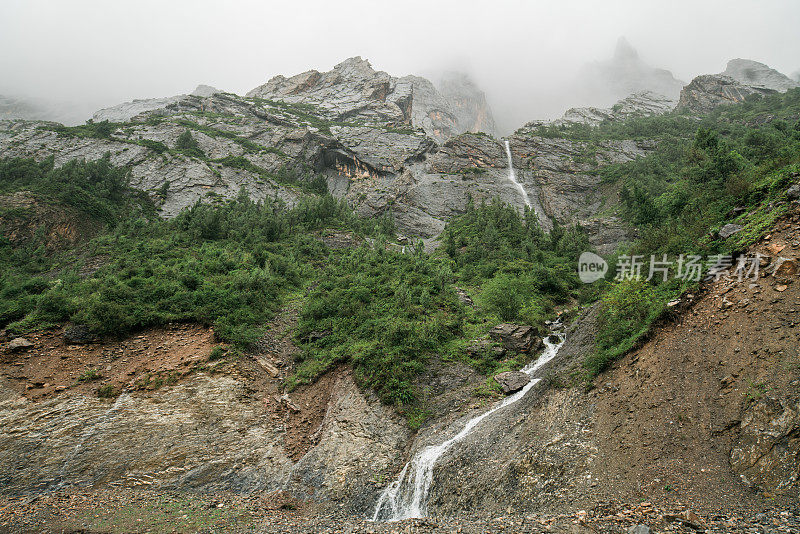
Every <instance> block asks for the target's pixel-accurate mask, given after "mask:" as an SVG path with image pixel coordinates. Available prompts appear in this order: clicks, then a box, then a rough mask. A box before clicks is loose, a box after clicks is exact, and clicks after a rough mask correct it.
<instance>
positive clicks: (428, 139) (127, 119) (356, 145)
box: [0, 58, 646, 250]
mask: <svg viewBox="0 0 800 534" xmlns="http://www.w3.org/2000/svg"><path fill="white" fill-rule="evenodd" d="M440 85H441V90H437V89H436V88H435V87H434V85H433V84H432V83H431V82H429V81H428V80H425V79H423V78H418V77H404V78H394V77H392V76H389V75H388V74H386V73H382V72H376V71H374V70H373V69H372V68H371V67H370V65H369V63H368V62H367V61H364V60H361V59H360V58H353V59H350V60H347V61H345V62H343V63H341V64H339V65H337V66H336V67H335V68H334V69H333V70H332V71H330V72H327V73H319V72H316V71H309V72H307V73H304V74H300V75H297V76H294V77H292V78H288V79H287V78H283V77H280V76H279V77H275V78H273V79H272V80H270V81H269V82H268V83H266V84H264V85H262V86H260V87H258V88H256V89H254V90H253V91H251V92H250V93H249V96H246V97H240V96H237V95H233V94H230V93H222V92H216V91H215V90H213V89H212V90H205V91H199V92H198V91H196V92H195V93H194V94H190V95H179V96H175V97H170V98H165V99H152V100H140V101H134V102H129V103H125V104H121V105H119V106H115V107H113V108H108V109H105V110H101V111H99V112H98V113H96V114H95V125H94V126H92V125H89V126H86V127H79V128H72V129H71V128H62V127H59V126H58V125H54V124H43V123H35V122H4V123H0V151H2V153H3V154H4V155H6V156H26V157H30V156H33V157H36V158H39V159H41V158H45V157H47V156H49V155H53V156H54V157H55V161H56V163H57V164H62V163H64V162H66V161H69V160H70V159H74V158H84V159H87V160H93V159H97V158H100V157H102V156H103V155H104V154H106V153H109V154H110V157H111V160H112V162H113V163H114V164H116V165H127V166H129V167H130V168H131V180H132V184H133V185H134V186H135V187H138V188H140V189H142V190H145V191H148V192H150V193H151V195H153V196H154V198H157V200H158V202H159V204H160V209H161V213H162V215H163V216H165V217H172V216H174V215H176V214H177V213H178V212H179V211H180V210H181V209H183V208H184V207H186V206H190V205H192V204H194V203H195V202H196V201H197V200H199V199H205V200H209V201H213V200H214V199H223V198H233V197H234V196H235V195H237V194H238V192H239V190H240V189H241V188H244V189H245V190H246V191H247V192H248V194H249V195H250V196H251V197H253V198H254V199H263V198H266V197H278V198H280V199H282V200H283V201H284V202H286V203H288V204H290V205H291V204H293V203H295V202H296V201H297V200H298V199H299V198H301V197H302V196H303V194H304V193H303V190H302V187H301V186H302V180H303V179H306V178H308V177H312V176H314V175H320V176H323V177H324V178H325V180H326V181H327V184H328V188H329V190H330V191H331V192H332V193H333V194H334V195H336V196H337V197H340V198H346V199H347V200H348V201H349V202H350V203H351V204H352V205H353V206H354V207H355V208H356V210H357V211H358V213H360V214H361V215H363V216H365V217H369V216H373V215H377V214H381V213H387V212H391V213H392V215H393V217H394V219H395V222H396V224H397V226H398V229H399V231H400V232H401V233H402V234H405V235H408V236H415V237H421V238H423V239H424V240H426V242H427V243H430V244H433V241H432V240H433V239H434V238H435V237H436V236H438V235H439V233H440V232H441V230H442V229H443V228H444V225H445V222H446V221H447V219H448V218H449V217H451V216H452V215H453V214H456V213H461V212H463V210H464V209H465V207H466V205H467V201H468V199H469V198H470V197H472V198H473V199H474V200H475V201H477V202H480V201H481V200H490V199H492V198H495V197H498V198H500V199H501V200H502V201H504V202H506V203H509V204H511V205H514V206H517V207H519V209H523V208H524V206H525V205H526V199H525V198H523V197H522V196H521V195H520V193H519V191H518V190H517V189H516V185H515V184H514V183H512V182H511V181H509V169H508V161H507V158H506V155H505V151H504V147H503V144H502V142H501V141H499V140H497V139H495V138H493V137H491V136H489V135H485V134H483V133H463V134H460V135H455V134H456V133H457V132H459V131H461V130H463V129H482V128H485V129H491V128H493V123H492V120H491V114H490V113H489V111H488V108H487V107H486V106H485V100H484V99H483V96H482V94H481V93H480V91H478V90H477V88H475V86H474V84H472V83H471V82H469V80H468V79H466V78H464V77H463V76H450V77H449V78H447V79H445V80H444V81H443V82H442V83H441V84H440ZM645 100H646V99H643V100H642V101H645ZM624 106H625V107H624V110H625V111H620V112H621V113H627V112H628V110H629V109H631V110H632V109H633V107H630V106H628V105H627V104H625V105H624ZM104 120H108V121H110V130H111V131H110V133H108V134H107V135H96V132H95V131H94V130H93V128H95V127H96V125H97V124H98V123H100V122H101V121H104ZM187 130H188V131H190V132H191V135H192V136H193V137H194V139H196V141H197V143H198V145H199V148H200V154H191V155H187V154H186V153H182V152H181V151H180V149H179V148H178V147H177V139H178V137H179V136H180V135H181V134H182V133H184V132H185V131H187ZM452 135H455V136H454V137H451V136H452ZM509 141H510V145H511V151H512V154H513V164H514V166H515V168H516V169H517V173H516V177H517V180H518V181H519V182H520V183H521V184H522V186H523V187H524V188H525V191H526V193H527V197H528V198H529V201H530V202H531V204H532V208H533V209H534V211H535V212H536V213H537V215H538V216H539V219H540V221H541V224H542V226H543V227H545V228H549V227H550V225H551V220H552V219H558V220H559V221H560V222H562V223H565V224H568V223H573V222H581V223H584V224H588V225H590V226H591V227H592V228H593V229H595V230H597V231H596V232H594V235H593V237H592V239H593V242H594V243H595V244H596V245H598V246H600V247H602V248H603V250H610V248H613V247H614V246H615V245H616V244H617V243H618V242H619V240H620V239H622V238H623V237H624V232H622V231H621V230H620V228H618V225H617V223H616V222H614V221H613V218H603V219H602V221H601V220H600V219H596V218H594V213H595V211H596V209H597V208H598V206H599V204H598V202H599V200H598V199H599V198H600V197H599V196H598V194H597V192H596V188H597V187H598V185H599V184H598V183H597V180H596V178H595V177H594V176H593V170H594V169H595V168H596V167H597V166H598V165H603V164H605V163H608V162H615V161H625V160H627V159H630V158H631V157H637V156H639V155H642V154H643V153H644V151H645V150H646V146H645V145H642V144H636V143H632V142H631V143H627V142H611V143H607V144H604V146H603V147H601V150H600V151H599V152H597V153H596V154H595V153H591V155H588V154H584V152H586V149H585V147H584V146H583V145H581V144H580V143H577V144H576V143H571V142H568V141H554V140H545V139H537V138H535V137H531V135H530V134H529V133H525V132H522V133H520V134H518V135H514V136H512V137H511V138H510V139H509ZM581 158H583V159H581ZM298 180H300V181H299V182H298Z"/></svg>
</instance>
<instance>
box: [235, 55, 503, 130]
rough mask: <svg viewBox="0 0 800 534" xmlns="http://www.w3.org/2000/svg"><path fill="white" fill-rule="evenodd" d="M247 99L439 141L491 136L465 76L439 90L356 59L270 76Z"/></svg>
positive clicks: (481, 101)
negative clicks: (307, 108) (409, 130)
mask: <svg viewBox="0 0 800 534" xmlns="http://www.w3.org/2000/svg"><path fill="white" fill-rule="evenodd" d="M247 96H249V97H257V98H264V99H271V100H281V101H285V102H292V103H304V104H313V105H315V106H318V107H319V108H320V109H321V110H323V112H324V113H325V115H326V117H327V118H329V119H330V120H333V121H359V120H360V121H366V122H370V123H375V122H380V123H386V124H389V125H391V126H395V127H403V126H406V127H408V126H411V127H414V128H422V129H423V130H424V131H425V133H426V134H428V135H429V136H431V137H432V138H434V139H436V140H437V141H439V142H441V141H444V140H446V139H448V138H450V137H453V136H454V135H457V134H459V133H463V132H468V131H472V132H477V131H484V132H486V133H494V120H493V119H492V117H491V112H490V111H489V108H488V105H487V104H486V100H485V98H484V96H483V94H482V93H481V92H480V91H478V90H477V88H476V87H475V85H474V84H473V83H472V82H471V81H469V80H468V79H467V78H465V77H463V78H455V77H450V78H448V79H447V80H446V82H445V83H444V85H443V91H442V92H439V91H438V90H437V89H436V88H435V87H434V85H433V84H432V83H431V82H430V81H428V80H426V79H425V78H420V77H417V76H405V77H403V78H395V77H392V76H390V75H389V74H387V73H385V72H382V71H380V72H378V71H375V70H374V69H373V68H372V66H371V65H370V64H369V62H368V61H366V60H364V59H361V58H360V57H354V58H350V59H348V60H346V61H343V62H342V63H340V64H338V65H336V66H335V67H334V68H333V70H332V71H329V72H324V73H320V72H318V71H316V70H310V71H307V72H304V73H302V74H298V75H296V76H292V77H291V78H286V77H284V76H275V77H274V78H272V79H271V80H269V81H268V82H267V83H265V84H264V85H261V86H259V87H256V88H255V89H253V90H252V91H250V92H249V93H247Z"/></svg>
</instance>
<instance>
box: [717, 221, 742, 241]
mask: <svg viewBox="0 0 800 534" xmlns="http://www.w3.org/2000/svg"><path fill="white" fill-rule="evenodd" d="M742 230H744V227H743V226H742V225H740V224H732V223H729V224H726V225H725V226H723V227H722V228H720V229H719V236H720V237H721V238H722V239H728V238H729V237H730V236H732V235H733V234H737V233H739V232H741V231H742Z"/></svg>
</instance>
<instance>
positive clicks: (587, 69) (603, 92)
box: [578, 37, 684, 103]
mask: <svg viewBox="0 0 800 534" xmlns="http://www.w3.org/2000/svg"><path fill="white" fill-rule="evenodd" d="M578 86H579V87H580V88H581V91H580V92H582V93H585V94H584V95H583V99H584V100H585V101H589V102H598V103H601V102H602V103H606V102H614V101H616V100H619V99H621V98H624V97H626V96H628V95H630V94H632V93H636V92H641V91H652V92H654V93H658V94H662V95H665V96H667V97H669V98H673V99H675V100H677V98H678V95H679V93H680V90H681V88H682V87H683V86H684V82H682V81H681V80H678V79H677V78H675V76H673V75H672V73H671V72H670V71H668V70H665V69H659V68H655V67H652V66H650V65H648V64H647V63H645V62H644V61H643V60H642V59H641V58H640V57H639V53H638V52H637V51H636V49H635V48H633V46H631V44H630V43H629V42H628V40H627V39H625V38H624V37H620V39H619V40H618V41H617V45H616V48H615V50H614V55H613V57H612V58H611V59H609V60H606V61H596V62H593V63H589V64H587V65H585V66H584V68H583V70H582V72H581V74H580V76H579V78H578Z"/></svg>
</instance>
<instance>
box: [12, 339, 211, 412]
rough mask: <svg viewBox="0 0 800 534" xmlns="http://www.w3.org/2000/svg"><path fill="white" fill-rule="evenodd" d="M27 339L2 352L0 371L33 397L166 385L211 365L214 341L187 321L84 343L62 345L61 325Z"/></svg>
mask: <svg viewBox="0 0 800 534" xmlns="http://www.w3.org/2000/svg"><path fill="white" fill-rule="evenodd" d="M25 339H27V340H29V341H31V342H32V343H33V347H32V348H31V349H29V350H27V351H24V352H20V353H15V354H12V353H10V352H8V350H5V351H3V353H2V354H0V375H2V376H5V377H6V378H9V379H10V383H11V384H12V387H15V388H16V389H17V390H18V391H19V392H20V393H22V394H23V395H24V396H25V397H27V398H28V399H31V400H42V399H46V398H48V397H51V396H53V395H58V394H59V393H62V392H64V391H67V390H77V391H82V392H85V393H86V394H87V395H94V394H96V392H97V390H98V389H99V388H100V387H102V386H111V387H112V388H113V391H114V393H115V394H117V393H120V392H121V391H134V390H147V389H154V388H156V387H160V386H163V385H168V384H170V383H174V382H176V381H177V380H179V379H180V378H181V377H183V376H184V375H186V374H188V373H190V372H192V371H193V370H194V369H195V368H197V367H198V366H205V365H207V364H209V362H208V357H209V355H210V354H211V350H212V349H213V348H214V347H215V346H217V345H218V343H216V342H215V341H214V333H213V331H212V330H211V329H210V328H206V327H202V326H198V325H185V324H175V325H169V326H167V327H163V328H151V329H148V330H145V331H143V332H141V333H140V334H138V335H135V336H132V337H129V338H126V339H122V340H104V341H102V342H98V343H91V344H88V345H66V344H65V343H64V341H63V338H62V330H61V329H54V330H46V331H42V332H35V333H32V334H29V335H26V336H25Z"/></svg>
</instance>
